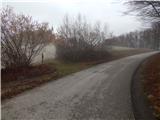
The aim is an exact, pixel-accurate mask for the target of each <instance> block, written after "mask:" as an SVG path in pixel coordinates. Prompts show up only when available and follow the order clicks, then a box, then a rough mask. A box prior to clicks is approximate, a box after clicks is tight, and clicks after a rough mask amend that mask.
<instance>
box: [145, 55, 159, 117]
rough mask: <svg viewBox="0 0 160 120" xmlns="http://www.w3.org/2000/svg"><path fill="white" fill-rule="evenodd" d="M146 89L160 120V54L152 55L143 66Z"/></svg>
mask: <svg viewBox="0 0 160 120" xmlns="http://www.w3.org/2000/svg"><path fill="white" fill-rule="evenodd" d="M142 75H143V79H144V90H145V94H146V95H147V98H148V99H149V102H150V103H151V105H152V106H153V109H154V110H155V116H156V117H157V119H158V120H160V54H157V55H154V56H152V57H151V58H150V59H149V60H148V61H147V62H146V63H145V66H144V67H143V73H142Z"/></svg>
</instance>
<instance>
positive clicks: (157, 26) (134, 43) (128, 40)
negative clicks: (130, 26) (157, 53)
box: [105, 23, 160, 50]
mask: <svg viewBox="0 0 160 120" xmlns="http://www.w3.org/2000/svg"><path fill="white" fill-rule="evenodd" d="M105 43H106V44H107V45H119V46H127V47H132V48H151V49H156V50H158V49H160V23H154V24H153V25H152V28H149V29H146V30H143V31H134V32H130V33H127V34H122V35H120V36H116V37H112V38H109V39H107V40H106V41H105Z"/></svg>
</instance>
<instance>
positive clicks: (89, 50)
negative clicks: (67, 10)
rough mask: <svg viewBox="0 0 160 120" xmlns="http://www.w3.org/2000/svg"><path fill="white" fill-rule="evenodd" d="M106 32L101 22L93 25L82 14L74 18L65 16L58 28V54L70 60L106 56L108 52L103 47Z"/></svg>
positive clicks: (61, 57)
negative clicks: (102, 28)
mask: <svg viewBox="0 0 160 120" xmlns="http://www.w3.org/2000/svg"><path fill="white" fill-rule="evenodd" d="M105 29H106V28H105ZM105 34H106V33H104V32H103V30H101V26H100V23H96V24H95V25H94V26H93V25H91V24H89V23H87V21H86V20H85V18H84V17H82V16H81V15H78V16H77V18H76V19H73V20H72V19H69V17H68V16H65V17H64V20H63V24H62V25H61V26H60V28H59V29H58V36H59V37H58V39H57V41H56V55H57V57H58V58H60V59H63V60H69V61H81V60H89V59H92V60H93V59H100V58H101V57H105V56H106V55H107V54H106V52H104V51H103V47H102V42H103V41H104V40H105ZM100 51H101V52H100ZM102 51H103V52H102ZM102 54H103V55H102Z"/></svg>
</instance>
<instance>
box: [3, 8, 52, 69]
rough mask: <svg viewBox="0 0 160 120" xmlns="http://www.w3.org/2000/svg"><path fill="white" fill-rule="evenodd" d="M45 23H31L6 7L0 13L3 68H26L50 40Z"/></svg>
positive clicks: (48, 30)
mask: <svg viewBox="0 0 160 120" xmlns="http://www.w3.org/2000/svg"><path fill="white" fill-rule="evenodd" d="M53 37H54V36H53V35H52V29H50V28H49V27H48V24H47V23H38V22H37V21H33V20H32V17H30V16H25V15H23V14H15V13H14V11H13V9H12V8H10V7H6V8H4V9H3V10H2V12H1V55H2V57H1V58H2V65H3V66H4V67H5V68H15V67H26V66H29V65H30V64H31V62H32V61H33V59H34V58H35V57H36V56H37V55H38V54H39V52H40V51H41V50H42V49H43V48H44V47H45V45H47V42H48V41H49V40H50V39H52V38H53Z"/></svg>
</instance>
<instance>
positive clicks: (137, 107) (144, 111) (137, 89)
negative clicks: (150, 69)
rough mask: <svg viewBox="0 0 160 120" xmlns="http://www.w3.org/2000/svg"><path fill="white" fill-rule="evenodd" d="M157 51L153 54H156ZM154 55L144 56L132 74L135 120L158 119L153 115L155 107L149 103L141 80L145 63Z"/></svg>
mask: <svg viewBox="0 0 160 120" xmlns="http://www.w3.org/2000/svg"><path fill="white" fill-rule="evenodd" d="M156 54H157V53H155V54H153V55H156ZM153 55H150V56H148V57H146V58H144V59H143V60H142V61H141V62H140V63H139V64H138V67H137V68H136V70H135V71H134V73H133V75H132V80H131V102H132V109H133V114H134V117H135V120H156V118H155V116H154V115H153V109H152V108H151V106H150V105H149V101H148V99H147V97H146V96H145V94H144V91H143V85H142V81H140V73H141V71H142V66H143V65H144V63H145V62H146V61H147V60H148V59H149V58H150V57H151V56H153Z"/></svg>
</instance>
